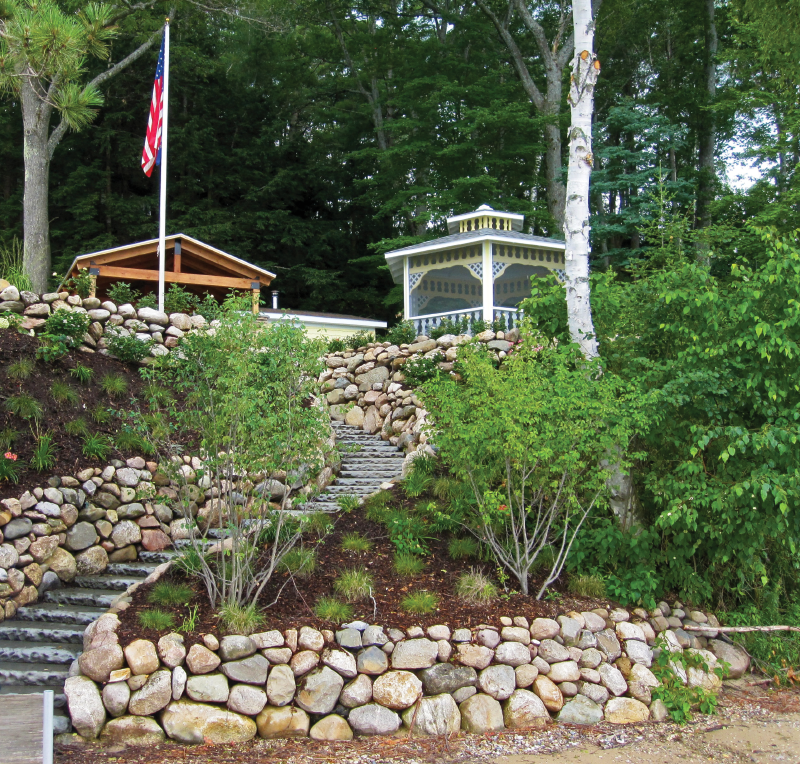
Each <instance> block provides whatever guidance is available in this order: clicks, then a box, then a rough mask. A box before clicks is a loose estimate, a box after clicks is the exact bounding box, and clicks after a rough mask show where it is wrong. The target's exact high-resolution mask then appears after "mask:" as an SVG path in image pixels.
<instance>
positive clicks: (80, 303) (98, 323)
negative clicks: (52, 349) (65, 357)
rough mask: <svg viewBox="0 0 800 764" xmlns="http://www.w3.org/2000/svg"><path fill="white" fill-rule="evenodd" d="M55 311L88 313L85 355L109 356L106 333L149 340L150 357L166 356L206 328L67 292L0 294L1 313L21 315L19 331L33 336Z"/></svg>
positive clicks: (202, 322) (177, 316) (195, 321)
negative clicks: (185, 337)
mask: <svg viewBox="0 0 800 764" xmlns="http://www.w3.org/2000/svg"><path fill="white" fill-rule="evenodd" d="M56 310H70V311H74V312H80V313H87V314H88V315H89V318H90V319H91V320H92V323H91V324H90V325H89V331H88V332H87V333H86V334H85V335H84V336H83V341H82V344H81V346H80V347H79V350H80V351H82V352H84V353H95V352H97V353H102V354H104V355H110V353H109V351H108V342H107V336H108V334H109V330H111V329H113V331H114V332H115V333H117V334H121V335H124V336H130V335H133V336H136V337H137V338H139V339H140V340H142V341H145V342H149V341H152V342H153V345H152V346H151V348H150V355H151V356H160V355H167V354H169V351H170V349H172V348H175V347H177V346H178V340H179V339H180V338H181V337H183V336H184V335H185V334H186V333H188V332H192V331H197V330H198V329H201V328H203V327H204V326H206V325H207V322H206V319H205V318H203V316H201V315H199V314H197V315H193V316H190V315H187V314H186V313H170V314H169V315H167V314H166V313H162V312H160V311H158V310H155V309H154V308H139V309H138V310H137V309H136V308H134V307H133V305H130V304H129V303H126V304H124V305H117V304H116V303H113V302H111V300H104V301H103V302H101V301H100V300H99V299H98V298H97V297H86V298H84V299H81V298H80V297H79V296H78V295H71V294H70V293H69V292H51V293H48V294H42V295H39V294H36V293H35V292H25V291H22V292H21V291H19V290H18V289H17V288H16V287H15V286H9V287H7V288H6V289H4V290H3V291H1V292H0V313H3V312H5V311H10V312H11V313H17V314H19V315H21V316H22V323H21V324H20V328H21V329H24V330H26V331H29V332H31V333H33V334H35V333H36V332H39V331H41V330H42V327H43V326H44V322H45V320H46V319H47V317H48V316H50V315H52V314H53V313H54V312H55V311H56Z"/></svg>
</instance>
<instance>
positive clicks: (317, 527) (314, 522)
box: [302, 512, 333, 538]
mask: <svg viewBox="0 0 800 764" xmlns="http://www.w3.org/2000/svg"><path fill="white" fill-rule="evenodd" d="M302 525H303V531H304V532H306V533H311V534H313V535H314V536H316V537H317V538H322V537H323V536H327V535H328V534H329V533H330V532H331V530H332V529H333V520H332V519H331V516H330V515H329V514H328V513H327V512H312V513H311V514H308V515H304V516H303V517H302Z"/></svg>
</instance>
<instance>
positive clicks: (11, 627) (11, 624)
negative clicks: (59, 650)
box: [0, 620, 84, 645]
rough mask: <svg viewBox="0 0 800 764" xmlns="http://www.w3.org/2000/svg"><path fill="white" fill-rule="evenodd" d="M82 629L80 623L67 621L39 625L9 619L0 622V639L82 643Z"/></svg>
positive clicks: (66, 643)
mask: <svg viewBox="0 0 800 764" xmlns="http://www.w3.org/2000/svg"><path fill="white" fill-rule="evenodd" d="M83 629H84V627H83V626H81V625H76V624H69V623H54V624H47V625H44V626H39V625H36V624H34V623H32V622H31V621H18V620H13V621H11V620H9V621H3V623H2V624H0V640H6V641H15V642H26V643H31V642H56V643H58V644H65V645H68V644H76V645H82V644H83Z"/></svg>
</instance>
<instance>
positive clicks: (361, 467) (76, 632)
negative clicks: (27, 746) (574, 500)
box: [0, 422, 403, 733]
mask: <svg viewBox="0 0 800 764" xmlns="http://www.w3.org/2000/svg"><path fill="white" fill-rule="evenodd" d="M333 426H334V429H335V431H336V438H337V443H338V444H340V446H339V447H340V450H341V469H340V471H339V474H338V476H337V478H336V480H335V482H334V483H333V484H332V485H330V486H328V487H327V488H326V489H325V490H324V491H323V492H322V493H321V494H320V495H319V496H317V497H316V498H315V499H314V500H312V501H310V502H308V503H307V504H305V505H304V507H303V510H302V511H303V512H338V511H339V505H338V504H337V503H336V500H337V499H338V498H339V497H340V496H346V495H351V496H357V497H359V498H363V497H364V496H368V495H369V494H371V493H374V492H375V491H378V490H380V486H381V484H382V483H384V482H386V481H388V480H390V479H392V478H395V477H397V476H399V475H400V471H401V469H402V466H403V454H402V452H400V451H398V449H397V448H396V447H395V446H393V445H391V444H390V443H388V442H386V441H383V440H381V438H380V436H377V435H368V434H367V433H365V432H364V431H363V430H361V429H359V428H358V427H352V426H349V425H346V424H343V423H340V422H333ZM223 536H224V532H223V531H220V530H217V529H212V530H211V531H210V532H209V534H208V541H207V542H205V543H206V544H211V543H213V542H214V540H217V539H219V538H222V537H223ZM188 544H189V542H187V541H177V542H176V543H175V547H176V548H177V549H181V548H184V547H186V546H188ZM174 554H175V552H172V551H164V552H146V551H142V552H140V554H139V558H140V559H139V560H137V561H136V562H122V563H112V564H110V565H109V566H108V567H107V568H106V570H105V571H104V572H103V573H102V574H100V575H92V576H77V577H76V578H75V580H74V581H73V582H72V584H71V585H70V586H64V587H60V588H56V589H50V590H49V591H47V592H45V593H44V594H43V595H41V596H40V600H39V602H37V603H35V604H33V605H30V606H28V607H23V608H20V609H19V610H18V611H17V613H16V615H15V617H14V618H13V619H10V620H6V621H3V622H2V623H0V696H2V695H19V694H29V693H39V692H42V691H43V690H54V691H55V715H54V726H55V732H56V733H61V732H67V731H69V729H70V722H69V717H68V715H67V711H66V697H65V696H64V692H63V688H64V682H65V680H66V679H67V677H68V676H69V670H70V665H71V664H72V662H73V661H74V660H76V659H77V657H78V656H79V655H80V653H81V651H82V650H83V630H84V629H85V628H86V626H88V625H89V624H90V623H91V622H92V621H94V620H95V619H97V618H99V617H100V616H101V615H102V614H103V613H104V612H105V611H106V610H107V609H108V608H109V607H110V606H111V603H112V602H113V601H114V600H115V599H116V598H117V597H118V596H119V595H120V594H121V593H122V592H124V591H125V590H126V589H127V588H128V587H129V586H130V585H131V584H134V583H136V582H137V581H143V580H144V579H145V578H147V576H149V575H150V573H152V572H153V570H154V569H155V568H156V566H157V565H159V564H160V563H162V562H166V561H167V560H169V559H171V558H172V557H173V556H174Z"/></svg>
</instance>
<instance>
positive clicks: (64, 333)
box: [42, 308, 91, 347]
mask: <svg viewBox="0 0 800 764" xmlns="http://www.w3.org/2000/svg"><path fill="white" fill-rule="evenodd" d="M90 323H91V319H90V318H89V316H88V314H86V313H77V312H75V311H72V310H65V309H64V308H59V309H58V310H57V311H55V313H51V314H50V315H49V316H48V317H47V318H46V319H45V321H44V325H43V327H42V329H43V334H44V335H45V336H47V337H62V338H65V339H66V344H67V346H68V347H77V346H78V345H80V343H81V340H82V339H83V335H84V334H86V332H88V331H89V324H90Z"/></svg>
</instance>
